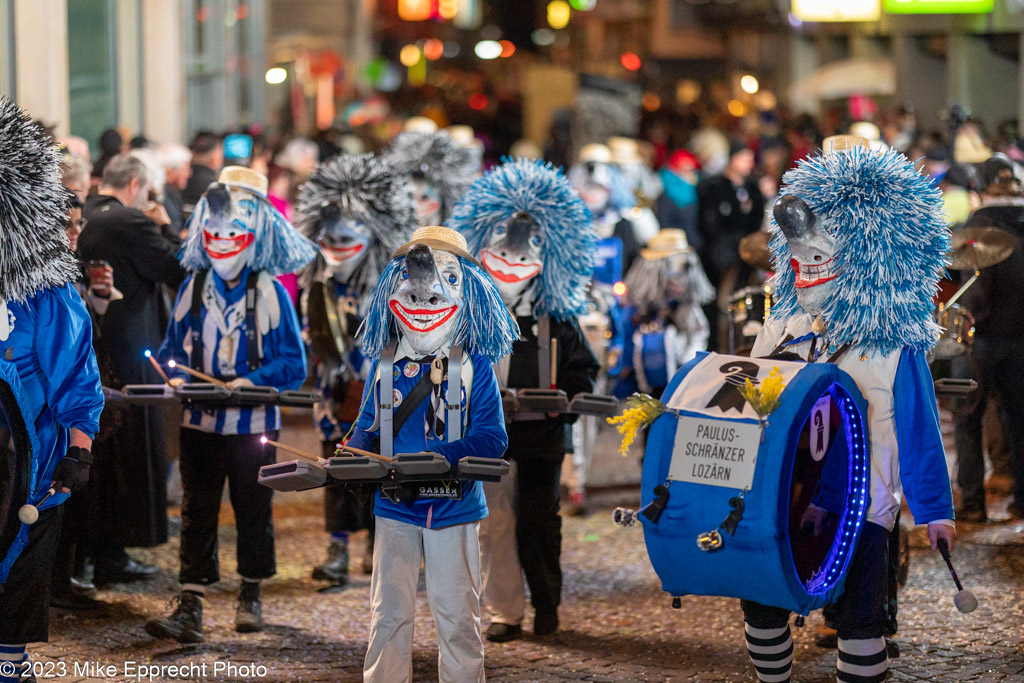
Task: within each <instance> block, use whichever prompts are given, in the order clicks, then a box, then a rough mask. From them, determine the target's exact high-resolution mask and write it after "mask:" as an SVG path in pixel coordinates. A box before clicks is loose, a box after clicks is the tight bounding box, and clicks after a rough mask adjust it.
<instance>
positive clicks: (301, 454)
mask: <svg viewBox="0 0 1024 683" xmlns="http://www.w3.org/2000/svg"><path fill="white" fill-rule="evenodd" d="M260 443H262V444H270V445H271V446H274V447H275V448H280V449H281V450H283V451H288V452H289V453H294V454H295V455H297V456H299V457H302V458H306V459H307V460H312V461H313V462H315V463H319V462H320V458H318V457H317V456H315V455H313V454H312V453H307V452H306V451H304V450H302V449H301V448H295V447H294V446H288V445H286V444H283V443H281V442H280V441H271V440H270V439H268V438H267V437H265V436H261V437H260Z"/></svg>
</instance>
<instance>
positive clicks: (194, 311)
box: [189, 270, 207, 370]
mask: <svg viewBox="0 0 1024 683" xmlns="http://www.w3.org/2000/svg"><path fill="white" fill-rule="evenodd" d="M206 273H207V271H205V270H200V271H198V272H196V274H195V275H193V276H192V308H191V309H190V311H189V326H190V327H191V329H190V330H189V334H190V335H191V337H192V358H191V359H190V360H191V364H192V367H193V369H195V370H203V323H202V310H203V287H205V286H206Z"/></svg>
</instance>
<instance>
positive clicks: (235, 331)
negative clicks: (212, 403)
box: [157, 268, 306, 434]
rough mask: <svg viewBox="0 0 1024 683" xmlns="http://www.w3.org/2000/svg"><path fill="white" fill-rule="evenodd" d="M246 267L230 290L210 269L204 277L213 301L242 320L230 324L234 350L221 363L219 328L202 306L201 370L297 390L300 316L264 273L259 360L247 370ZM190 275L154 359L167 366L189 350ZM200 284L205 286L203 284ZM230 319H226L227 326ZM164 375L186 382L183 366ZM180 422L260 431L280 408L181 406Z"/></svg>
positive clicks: (302, 368)
mask: <svg viewBox="0 0 1024 683" xmlns="http://www.w3.org/2000/svg"><path fill="white" fill-rule="evenodd" d="M248 275H249V269H248V268H246V269H245V270H243V271H242V275H241V280H240V282H239V284H237V285H236V286H235V287H234V288H233V289H228V288H227V285H226V284H225V283H224V281H223V280H222V279H221V278H220V277H219V276H218V275H217V274H216V273H214V272H213V271H210V272H208V273H207V275H206V283H207V284H208V283H212V287H213V289H214V290H215V293H216V298H215V301H218V302H221V303H218V304H216V305H218V306H220V305H223V306H224V307H226V308H227V309H228V311H229V315H228V316H226V317H227V318H228V319H229V320H230V321H233V322H238V317H237V316H241V321H240V322H238V324H237V326H236V327H233V328H230V330H229V331H230V335H229V336H230V337H231V338H232V340H231V341H230V342H229V343H230V344H232V345H233V348H232V350H233V351H234V354H233V357H232V358H231V363H230V364H228V365H225V364H224V361H223V360H222V359H220V358H219V357H218V349H219V348H220V345H221V342H222V339H223V338H224V334H223V330H221V329H220V327H219V326H218V325H217V324H216V322H215V320H214V318H213V317H211V316H210V312H209V311H208V310H207V306H206V305H205V302H206V301H207V299H206V298H205V297H204V305H203V307H202V310H201V311H200V317H199V320H200V325H201V326H202V328H203V330H202V340H203V367H202V371H203V372H205V373H206V374H208V375H212V376H214V377H220V378H225V379H234V378H235V377H245V378H246V379H248V380H249V381H251V382H252V383H253V384H255V385H257V386H271V387H274V388H276V389H278V390H280V391H283V390H286V389H298V388H299V387H300V386H302V382H303V381H304V380H305V379H306V347H305V345H304V344H303V342H302V336H301V332H300V329H299V319H298V317H297V316H296V314H295V307H294V306H293V305H292V301H291V298H290V297H289V296H288V292H287V291H286V290H285V288H284V287H283V286H282V285H281V283H280V282H278V281H277V279H276V278H274V277H273V276H271V275H270V274H269V273H265V272H264V273H260V277H259V280H258V281H257V285H256V290H257V303H256V320H257V324H258V325H259V326H260V331H261V335H260V349H261V351H262V356H263V361H262V364H261V365H260V367H258V368H257V369H255V370H253V371H252V372H249V364H248V356H247V349H246V343H245V324H246V323H245V319H244V314H245V301H244V300H245V283H246V278H247V277H248ZM194 277H195V276H189V278H188V279H186V280H185V282H183V283H182V285H181V289H179V290H178V299H177V301H176V302H175V304H174V313H173V315H172V316H171V320H170V322H169V323H168V325H167V335H166V337H165V338H164V343H163V345H162V346H161V347H160V352H159V353H158V354H157V357H158V359H159V361H160V364H161V365H163V366H164V367H166V366H167V361H169V360H172V359H173V360H174V362H175V363H177V364H180V365H189V364H190V357H191V353H192V338H191V330H192V322H191V315H190V310H191V307H192V282H193V281H194ZM204 286H205V284H204ZM231 324H232V323H229V325H231ZM167 374H168V376H170V377H181V378H182V379H186V380H190V379H191V378H190V377H189V375H188V374H187V373H185V372H183V371H182V370H178V369H175V370H173V371H171V370H168V373H167ZM182 426H184V427H190V428H193V429H199V430H201V431H205V432H214V433H217V434H260V433H262V432H267V431H272V430H276V429H280V428H281V409H280V408H279V407H277V406H255V407H245V408H226V409H220V410H205V411H204V410H194V409H188V410H185V411H184V413H183V416H182Z"/></svg>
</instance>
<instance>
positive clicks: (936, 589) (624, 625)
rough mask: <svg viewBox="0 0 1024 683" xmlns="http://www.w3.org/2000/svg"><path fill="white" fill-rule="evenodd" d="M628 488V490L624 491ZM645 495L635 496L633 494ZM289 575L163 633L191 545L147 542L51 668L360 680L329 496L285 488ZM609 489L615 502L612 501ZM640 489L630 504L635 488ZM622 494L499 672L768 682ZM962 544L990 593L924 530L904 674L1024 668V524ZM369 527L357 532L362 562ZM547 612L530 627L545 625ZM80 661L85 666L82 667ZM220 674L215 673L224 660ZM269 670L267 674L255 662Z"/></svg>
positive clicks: (425, 664)
mask: <svg viewBox="0 0 1024 683" xmlns="http://www.w3.org/2000/svg"><path fill="white" fill-rule="evenodd" d="M620 495H621V494H620ZM629 495H632V494H629ZM276 501H277V503H276V510H275V517H276V525H277V536H278V551H277V555H278V561H279V566H278V575H277V577H276V578H275V579H274V580H273V581H271V582H269V584H267V585H266V588H265V600H264V603H265V604H264V613H265V616H266V619H267V622H268V624H269V626H268V628H267V630H266V632H264V633H261V634H255V635H244V636H243V635H240V634H237V633H235V632H234V631H233V630H232V628H231V627H232V623H233V617H234V598H235V591H236V590H237V588H238V583H237V580H236V579H232V580H225V581H223V582H222V583H221V584H220V585H219V586H217V587H216V588H215V589H214V590H213V591H212V593H211V594H210V595H209V597H208V598H207V600H206V603H207V610H206V634H207V642H206V643H204V644H202V645H198V646H181V645H178V644H176V643H173V642H170V641H154V640H152V639H150V638H149V637H148V636H147V635H146V634H145V633H144V632H143V629H142V626H143V623H144V621H145V619H146V618H147V617H149V616H152V615H154V614H157V613H160V612H162V611H163V610H165V609H166V603H167V601H168V599H169V598H170V597H171V596H172V595H173V591H174V586H175V584H174V569H175V567H176V553H177V542H176V540H175V541H172V542H171V543H169V544H168V545H167V546H165V547H163V548H160V549H157V550H152V551H137V554H138V555H140V556H141V557H142V558H144V559H146V560H147V561H151V562H156V563H157V564H159V565H160V566H161V567H162V569H163V570H164V571H163V572H162V573H161V576H160V577H159V579H157V580H156V581H154V582H153V583H151V584H150V585H149V586H147V587H146V588H145V590H142V589H141V588H140V587H137V586H128V585H123V586H117V587H116V588H117V589H118V590H116V591H103V592H101V593H100V597H102V598H103V599H104V600H106V601H108V602H109V603H111V607H110V610H109V613H108V614H106V615H103V616H94V617H83V616H78V615H71V614H67V613H60V612H54V613H53V614H54V616H53V619H52V639H51V642H50V643H48V644H46V645H36V646H33V647H32V648H31V652H32V654H33V656H34V657H35V658H36V659H37V660H39V661H41V662H42V663H43V665H44V666H46V665H48V664H49V663H51V662H52V665H51V666H53V667H54V669H53V670H54V671H56V670H57V669H56V667H58V666H63V667H66V670H67V673H68V675H67V676H61V677H59V680H64V681H72V680H92V679H104V680H132V679H131V678H129V677H126V676H124V675H123V673H124V668H123V666H124V662H125V661H134V662H136V663H138V664H140V665H141V664H144V665H148V666H155V665H189V664H194V665H202V664H205V665H206V672H207V676H206V678H209V679H219V680H267V681H357V680H359V679H360V669H361V662H362V655H363V651H364V648H365V646H366V633H367V628H368V621H369V620H368V593H369V591H368V585H369V581H368V577H365V576H359V575H356V577H355V580H354V584H353V586H352V587H351V588H349V589H348V590H345V591H343V592H340V593H333V594H329V593H328V594H325V593H317V592H316V591H315V587H316V585H315V584H314V583H313V582H312V581H311V580H310V579H309V578H307V577H308V574H309V569H310V567H311V566H312V565H313V564H314V563H315V562H317V561H318V560H320V559H321V554H322V552H323V549H324V548H323V546H324V542H325V538H324V534H323V532H322V531H321V529H322V526H321V525H322V522H321V506H320V504H319V501H318V500H317V496H316V495H312V494H310V493H306V494H292V495H287V494H285V495H279V496H277V499H276ZM606 502H607V501H606ZM623 502H625V501H623ZM610 510H611V508H610V506H609V505H602V506H600V509H595V510H594V511H593V512H592V513H591V514H590V515H589V516H586V517H581V518H567V519H566V520H565V527H564V531H565V549H564V569H565V585H566V590H565V600H564V603H563V607H562V610H561V617H562V626H563V630H562V631H561V632H560V633H558V634H557V635H556V636H554V637H551V638H547V639H537V638H534V637H532V636H531V635H530V634H527V636H526V637H525V639H524V640H522V641H518V642H513V643H508V644H503V645H497V644H493V643H488V644H487V670H488V677H489V678H490V679H491V680H494V681H528V680H529V681H532V680H536V681H563V680H586V681H613V680H629V681H649V680H650V681H684V680H699V681H753V680H755V678H754V677H753V675H752V673H751V670H750V668H749V666H748V663H747V661H746V655H745V652H744V649H743V644H742V637H741V617H740V611H739V607H738V604H737V601H736V600H728V599H719V598H697V597H688V598H684V599H683V606H682V609H681V610H678V611H677V610H673V609H671V607H670V600H669V598H668V596H667V595H664V594H663V593H661V591H660V590H659V584H658V581H657V578H656V576H655V575H654V572H653V570H652V569H651V568H650V565H649V564H648V562H647V560H646V555H645V553H644V549H643V534H642V532H641V531H640V530H639V528H631V529H621V528H618V527H615V526H614V525H613V524H612V523H611V522H610ZM232 521H233V520H232V519H231V513H230V509H229V508H228V507H225V508H224V510H223V512H222V522H223V523H224V524H223V530H222V532H221V535H220V541H221V553H220V556H221V560H222V563H223V567H222V573H223V575H224V576H226V577H230V576H233V575H234V568H235V567H234V564H235V563H234V557H233V555H234V553H233V546H234V530H233V527H232ZM961 533H962V540H963V541H965V542H964V543H962V544H961V545H960V546H958V548H957V549H956V550H955V555H956V560H957V562H958V564H959V567H958V570H959V571H960V574H961V576H962V577H963V578H964V580H965V581H966V582H967V583H968V584H969V585H970V586H971V587H972V588H973V590H974V591H975V592H976V594H977V596H978V599H979V601H980V603H981V606H980V607H979V608H978V610H977V611H976V612H975V613H974V614H971V615H962V614H960V613H958V612H957V611H956V610H955V608H954V606H953V601H952V597H953V594H954V592H955V589H954V588H953V586H952V582H951V581H950V578H949V576H948V573H947V572H946V569H945V566H944V564H943V563H942V560H941V558H940V557H939V556H938V555H937V554H935V553H932V552H931V551H929V550H927V549H926V548H924V547H923V542H924V539H923V535H922V534H921V533H920V532H918V533H916V534H915V535H914V537H913V539H914V541H915V547H914V549H913V555H912V564H911V572H910V580H909V583H908V585H907V587H906V588H905V589H904V590H903V591H902V593H901V602H902V604H901V615H900V616H901V620H900V621H901V632H900V634H899V635H898V638H897V639H898V642H899V644H900V645H901V647H902V651H903V655H902V657H901V658H900V659H897V660H894V662H893V666H892V679H891V680H896V681H918V680H927V681H1024V648H1022V635H1024V634H1022V625H1024V591H1022V582H1024V524H1021V523H1019V522H1018V523H1016V524H1012V523H1004V524H1001V525H991V526H986V527H981V528H976V529H974V530H972V531H967V530H964V531H962V532H961ZM362 546H363V540H362V538H361V537H359V536H357V537H355V538H354V540H353V550H354V552H353V555H354V557H353V558H352V563H353V567H356V566H358V563H359V560H360V559H361V554H362ZM419 603H420V604H419V605H418V611H417V614H418V617H417V621H416V635H415V662H414V675H415V679H416V680H417V681H420V680H427V681H429V680H436V656H437V651H436V648H435V647H434V643H433V629H432V623H431V619H430V617H429V611H428V609H427V606H426V604H425V600H424V598H423V596H422V592H421V597H420V601H419ZM807 621H808V624H807V627H805V628H804V629H798V630H796V633H795V638H796V651H797V654H796V661H797V664H796V670H795V680H797V681H827V680H833V679H832V675H831V670H832V667H833V663H834V657H835V655H834V652H829V651H824V650H821V649H818V648H817V647H815V646H814V644H813V640H814V626H815V625H816V624H817V623H818V621H819V619H818V617H817V615H812V616H811V617H809V618H808V620H807ZM530 624H531V621H530V617H528V618H527V622H526V624H525V626H526V629H527V631H528V630H529V627H530ZM87 662H94V663H100V664H103V665H114V666H115V671H117V672H118V674H117V675H114V676H100V677H97V676H93V677H89V676H86V675H81V665H82V664H84V663H87ZM75 663H78V665H79V673H80V675H74V673H75V672H74V669H73V667H74V665H75ZM215 665H217V666H218V667H219V668H218V669H216V672H217V675H214V671H215V670H214V666H215ZM247 665H249V666H258V665H262V666H265V667H266V674H265V675H263V676H262V677H261V676H258V675H252V674H251V673H250V672H248V671H246V670H245V669H242V668H236V669H228V668H225V667H229V666H234V667H245V666H247Z"/></svg>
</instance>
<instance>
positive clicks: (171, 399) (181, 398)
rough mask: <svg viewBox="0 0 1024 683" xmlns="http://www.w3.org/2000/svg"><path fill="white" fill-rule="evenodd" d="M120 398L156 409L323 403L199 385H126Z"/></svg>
mask: <svg viewBox="0 0 1024 683" xmlns="http://www.w3.org/2000/svg"><path fill="white" fill-rule="evenodd" d="M120 396H121V397H123V399H124V401H125V402H126V403H129V404H131V405H142V406H145V405H156V404H159V403H184V404H185V405H189V406H193V405H197V406H211V407H221V408H226V407H237V406H257V405H281V406H291V407H295V408H312V407H313V406H314V405H315V404H316V403H318V402H319V401H322V400H323V396H321V395H320V393H319V392H316V391H302V390H289V391H280V392H279V391H278V390H277V389H275V388H274V387H262V386H241V387H236V388H235V389H229V388H227V387H222V386H220V385H218V384H207V383H204V382H198V383H195V384H182V385H181V386H180V387H178V388H176V389H175V388H174V387H171V386H168V385H166V384H128V385H125V386H124V387H122V388H121V392H120Z"/></svg>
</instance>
